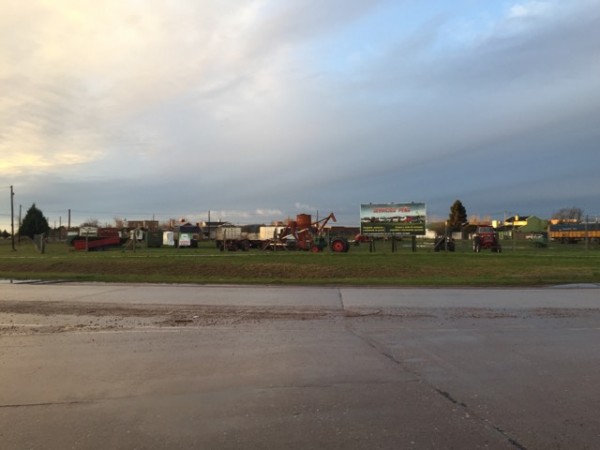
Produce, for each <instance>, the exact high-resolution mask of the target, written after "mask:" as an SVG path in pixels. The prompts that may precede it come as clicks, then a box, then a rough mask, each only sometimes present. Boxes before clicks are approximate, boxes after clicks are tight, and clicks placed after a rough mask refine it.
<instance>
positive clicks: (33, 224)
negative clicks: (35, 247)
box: [19, 203, 50, 239]
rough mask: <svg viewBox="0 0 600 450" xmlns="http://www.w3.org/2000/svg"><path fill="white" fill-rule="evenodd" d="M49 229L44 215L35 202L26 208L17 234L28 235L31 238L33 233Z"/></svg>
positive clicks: (40, 232)
mask: <svg viewBox="0 0 600 450" xmlns="http://www.w3.org/2000/svg"><path fill="white" fill-rule="evenodd" d="M48 230H50V227H49V226H48V221H47V220H46V218H45V217H44V214H43V213H42V211H40V210H39V209H37V208H36V207H35V203H34V204H33V205H31V208H29V209H28V210H27V214H25V218H24V219H23V223H22V224H21V228H19V234H20V235H21V236H29V237H30V238H32V239H33V235H34V234H42V233H47V232H48Z"/></svg>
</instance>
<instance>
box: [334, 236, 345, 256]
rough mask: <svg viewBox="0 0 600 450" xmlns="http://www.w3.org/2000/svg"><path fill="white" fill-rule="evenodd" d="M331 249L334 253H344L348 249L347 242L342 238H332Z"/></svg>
mask: <svg viewBox="0 0 600 450" xmlns="http://www.w3.org/2000/svg"><path fill="white" fill-rule="evenodd" d="M331 250H333V251H334V252H335V253H344V252H347V251H348V243H347V242H346V241H344V240H343V239H339V238H338V239H334V240H333V241H331Z"/></svg>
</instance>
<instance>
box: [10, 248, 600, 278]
mask: <svg viewBox="0 0 600 450" xmlns="http://www.w3.org/2000/svg"><path fill="white" fill-rule="evenodd" d="M457 250H458V251H457V252H455V253H434V252H433V251H431V248H430V247H427V248H419V249H418V251H417V252H416V253H412V252H411V251H410V249H408V248H406V247H405V248H402V249H400V251H398V252H396V253H392V252H391V250H390V249H389V248H387V247H386V246H385V245H383V244H382V245H380V246H379V247H378V248H377V252H374V253H370V252H369V249H368V247H367V246H361V247H358V248H357V247H353V248H352V249H351V250H350V252H349V253H346V254H333V253H329V252H324V253H322V254H311V253H305V252H292V251H286V252H276V253H273V252H263V251H259V250H253V251H250V252H219V251H217V250H216V249H214V248H212V247H211V246H208V244H207V245H206V246H203V247H201V248H198V249H166V248H163V249H144V248H140V249H138V250H137V251H135V252H133V251H122V250H120V249H115V250H110V251H104V252H88V253H86V252H75V251H72V250H70V249H69V247H67V245H66V244H64V243H57V244H49V245H47V247H46V253H45V254H39V253H37V252H36V251H35V249H34V248H33V245H32V244H31V243H21V244H20V245H18V246H17V249H16V251H12V249H11V246H10V242H8V243H6V242H5V243H2V244H1V245H0V278H4V279H41V280H57V279H60V280H70V281H104V282H132V283H133V282H136V283H204V284H275V285H365V286H528V285H529V286H540V285H552V284H561V283H599V282H600V252H599V251H597V250H596V251H585V250H584V249H583V248H582V247H579V248H575V247H573V248H569V249H568V250H564V249H562V248H561V249H559V248H557V249H539V250H534V249H528V248H525V249H515V250H512V251H511V250H510V249H509V250H505V251H504V252H503V253H502V254H493V253H490V252H489V251H487V252H484V253H480V254H474V253H472V252H470V251H468V248H467V247H465V248H459V249H457Z"/></svg>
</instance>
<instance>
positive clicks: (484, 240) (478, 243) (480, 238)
mask: <svg viewBox="0 0 600 450" xmlns="http://www.w3.org/2000/svg"><path fill="white" fill-rule="evenodd" d="M482 249H491V250H492V252H494V253H500V252H501V251H502V246H501V245H500V241H499V240H498V234H497V233H496V230H494V229H493V228H492V227H477V230H476V232H475V235H474V236H473V251H474V252H476V253H479V252H480V251H481V250H482Z"/></svg>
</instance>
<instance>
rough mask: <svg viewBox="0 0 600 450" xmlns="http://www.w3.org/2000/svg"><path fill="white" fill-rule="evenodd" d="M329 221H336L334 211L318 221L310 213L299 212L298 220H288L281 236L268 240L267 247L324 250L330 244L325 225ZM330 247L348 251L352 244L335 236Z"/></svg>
mask: <svg viewBox="0 0 600 450" xmlns="http://www.w3.org/2000/svg"><path fill="white" fill-rule="evenodd" d="M329 221H333V222H336V218H335V215H334V214H333V213H330V214H329V215H328V216H327V217H325V218H323V219H320V220H317V221H316V222H312V217H311V216H310V215H309V214H299V215H297V216H296V220H288V223H287V225H286V226H285V227H284V228H283V229H282V230H281V232H280V233H279V236H277V237H276V238H275V239H273V240H272V241H271V242H267V243H266V245H265V248H272V249H276V248H285V249H297V250H304V251H311V252H313V253H319V252H322V251H323V250H324V249H325V248H327V244H328V239H327V237H326V235H325V230H326V228H325V227H326V226H327V224H328V223H329ZM330 248H331V250H332V251H333V252H338V253H339V252H347V251H348V250H349V248H350V245H349V244H348V241H347V240H346V239H345V238H342V237H335V238H333V239H331V242H330Z"/></svg>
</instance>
